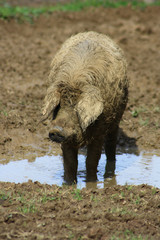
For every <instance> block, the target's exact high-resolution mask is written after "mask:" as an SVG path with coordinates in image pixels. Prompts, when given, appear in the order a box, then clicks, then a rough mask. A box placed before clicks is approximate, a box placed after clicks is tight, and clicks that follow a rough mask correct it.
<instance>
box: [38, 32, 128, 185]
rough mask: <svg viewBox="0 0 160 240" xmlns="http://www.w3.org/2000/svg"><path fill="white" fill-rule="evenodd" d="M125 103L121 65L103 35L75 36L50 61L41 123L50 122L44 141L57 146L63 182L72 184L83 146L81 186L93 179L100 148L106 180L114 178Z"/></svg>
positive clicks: (125, 83)
mask: <svg viewBox="0 0 160 240" xmlns="http://www.w3.org/2000/svg"><path fill="white" fill-rule="evenodd" d="M127 98H128V80H127V75H126V60H125V58H124V54H123V52H122V50H121V49H120V48H119V47H118V46H117V45H116V44H115V43H114V42H113V41H112V40H111V39H110V38H109V37H108V36H106V35H103V34H99V33H96V32H84V33H79V34H77V35H75V36H72V37H71V38H69V39H68V40H67V41H66V42H65V43H64V44H63V45H62V47H61V49H60V50H59V51H58V52H57V54H56V55H55V57H54V59H53V61H52V64H51V71H50V75H49V87H48V90H47V94H46V97H45V99H44V107H43V119H47V118H48V117H49V116H52V121H51V129H50V132H49V138H50V139H51V140H52V141H55V142H59V143H61V146H62V152H63V159H64V180H65V181H66V182H67V183H69V184H70V183H74V182H76V181H77V166H78V157H77V156H78V149H79V147H81V146H84V145H86V147H87V157H86V180H87V181H94V180H96V179H97V166H98V162H99V159H100V156H101V151H102V146H103V144H104V148H105V153H106V156H107V164H106V169H105V175H104V176H105V177H107V176H109V175H110V174H113V173H114V169H115V154H116V140H117V132H118V126H119V122H120V120H121V117H122V115H123V112H124V110H125V107H126V103H127Z"/></svg>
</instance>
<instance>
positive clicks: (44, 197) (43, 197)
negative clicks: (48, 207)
mask: <svg viewBox="0 0 160 240" xmlns="http://www.w3.org/2000/svg"><path fill="white" fill-rule="evenodd" d="M55 199H56V197H54V196H47V195H45V194H44V195H43V196H42V198H41V200H40V202H42V203H46V202H48V201H53V200H55Z"/></svg>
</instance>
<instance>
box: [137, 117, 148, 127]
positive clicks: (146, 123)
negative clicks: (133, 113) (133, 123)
mask: <svg viewBox="0 0 160 240" xmlns="http://www.w3.org/2000/svg"><path fill="white" fill-rule="evenodd" d="M139 124H140V125H141V126H147V125H148V124H149V120H148V119H146V120H143V119H142V118H140V120H139Z"/></svg>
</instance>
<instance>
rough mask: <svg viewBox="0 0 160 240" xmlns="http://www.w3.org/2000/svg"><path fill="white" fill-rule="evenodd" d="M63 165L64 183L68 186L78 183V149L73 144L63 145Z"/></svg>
mask: <svg viewBox="0 0 160 240" xmlns="http://www.w3.org/2000/svg"><path fill="white" fill-rule="evenodd" d="M62 152H63V161H64V162H63V164H64V181H65V182H66V183H67V184H72V183H76V182H77V167H78V159H77V155H78V149H77V148H75V147H73V146H72V145H71V144H68V143H62Z"/></svg>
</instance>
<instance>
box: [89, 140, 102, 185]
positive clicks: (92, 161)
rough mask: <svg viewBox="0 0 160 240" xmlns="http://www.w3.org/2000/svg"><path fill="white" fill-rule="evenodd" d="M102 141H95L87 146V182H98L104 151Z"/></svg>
mask: <svg viewBox="0 0 160 240" xmlns="http://www.w3.org/2000/svg"><path fill="white" fill-rule="evenodd" d="M102 143H103V141H102V139H96V140H93V141H92V142H91V143H90V144H88V146H87V158H86V170H87V175H86V181H87V182H92V181H96V180H97V166H98V162H99V159H100V157H101V151H102Z"/></svg>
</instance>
